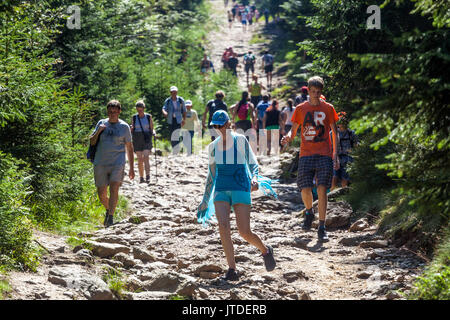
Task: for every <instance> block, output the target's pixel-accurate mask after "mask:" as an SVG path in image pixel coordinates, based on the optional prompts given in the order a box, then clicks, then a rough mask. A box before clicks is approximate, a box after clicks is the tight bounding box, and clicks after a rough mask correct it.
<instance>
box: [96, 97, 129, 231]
mask: <svg viewBox="0 0 450 320" xmlns="http://www.w3.org/2000/svg"><path fill="white" fill-rule="evenodd" d="M106 110H107V112H108V118H107V119H102V120H100V121H99V122H98V123H97V125H96V126H95V130H94V132H93V133H92V135H91V136H90V137H89V140H90V144H91V145H95V144H96V143H97V141H98V145H97V152H96V153H95V159H94V180H95V186H96V187H97V192H98V198H99V199H100V202H101V203H102V205H103V206H104V207H105V209H106V213H105V220H104V221H103V225H104V226H105V227H109V226H112V225H113V224H114V221H113V216H114V213H115V211H116V207H117V200H118V199H119V188H120V185H121V184H122V180H123V178H124V175H125V153H126V154H127V157H128V163H129V165H130V170H129V173H128V176H129V178H130V180H133V179H134V175H135V173H134V154H133V144H132V143H131V131H130V127H129V126H128V124H127V123H126V122H125V121H123V120H120V119H119V115H120V112H121V105H120V102H119V101H117V100H111V101H109V102H108V105H107V106H106ZM108 186H109V197H108Z"/></svg>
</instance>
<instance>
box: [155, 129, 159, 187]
mask: <svg viewBox="0 0 450 320" xmlns="http://www.w3.org/2000/svg"><path fill="white" fill-rule="evenodd" d="M154 138H155V169H156V174H155V178H156V184H157V183H158V160H156V134H155V135H154Z"/></svg>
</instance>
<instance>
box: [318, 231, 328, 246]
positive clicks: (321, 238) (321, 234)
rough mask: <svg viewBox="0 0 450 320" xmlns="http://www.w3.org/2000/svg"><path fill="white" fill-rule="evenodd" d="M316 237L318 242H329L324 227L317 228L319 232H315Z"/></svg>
mask: <svg viewBox="0 0 450 320" xmlns="http://www.w3.org/2000/svg"><path fill="white" fill-rule="evenodd" d="M317 236H318V237H319V241H322V242H327V241H328V240H329V239H328V235H327V232H326V231H325V227H319V230H318V231H317Z"/></svg>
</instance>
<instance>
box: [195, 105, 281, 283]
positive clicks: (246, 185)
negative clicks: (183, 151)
mask: <svg viewBox="0 0 450 320" xmlns="http://www.w3.org/2000/svg"><path fill="white" fill-rule="evenodd" d="M211 125H212V126H213V128H214V129H215V130H216V131H217V132H218V135H219V136H218V138H216V139H215V140H214V141H213V142H211V143H210V144H209V146H208V154H209V166H208V173H209V174H208V177H207V180H206V186H205V193H204V195H203V200H202V202H201V203H200V205H199V207H198V211H197V218H198V222H199V223H202V224H204V225H206V224H208V223H209V222H210V221H211V220H213V221H218V225H219V233H220V239H221V242H222V247H223V249H224V251H225V256H226V258H227V262H228V266H229V269H228V271H227V273H226V275H225V280H230V281H235V280H238V278H239V275H238V273H237V272H236V261H235V258H234V248H233V242H232V240H231V230H230V212H231V208H233V210H234V212H235V214H236V225H237V228H238V230H239V233H240V235H241V236H242V237H243V238H244V239H245V240H246V241H248V242H249V243H250V244H252V245H254V246H255V247H257V248H258V249H259V250H260V251H261V253H262V255H263V258H264V264H265V267H266V270H267V271H272V270H273V269H274V268H275V265H276V262H275V259H274V257H273V249H272V247H270V246H268V245H265V244H264V243H263V242H262V241H261V239H260V238H259V237H258V235H256V234H255V233H253V232H252V231H251V229H250V211H251V195H250V193H251V191H255V190H258V189H261V190H262V191H263V192H264V193H265V194H270V195H272V196H274V197H276V196H277V195H276V193H275V192H274V191H273V189H272V187H271V184H272V181H271V180H270V179H268V178H265V177H262V176H260V175H259V174H258V163H257V161H256V157H255V154H254V153H253V151H252V148H251V147H250V144H249V143H248V141H247V139H246V138H245V136H244V135H241V134H237V133H235V132H233V131H232V130H231V121H230V117H229V116H228V113H227V112H225V111H223V110H218V111H216V112H215V113H214V114H213V117H212V121H211ZM216 217H217V219H216Z"/></svg>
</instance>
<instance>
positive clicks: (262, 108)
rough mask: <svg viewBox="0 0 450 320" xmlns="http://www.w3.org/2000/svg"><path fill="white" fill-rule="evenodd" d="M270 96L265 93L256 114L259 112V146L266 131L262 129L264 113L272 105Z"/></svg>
mask: <svg viewBox="0 0 450 320" xmlns="http://www.w3.org/2000/svg"><path fill="white" fill-rule="evenodd" d="M269 99H270V97H269V95H267V94H266V95H263V98H262V100H261V101H260V102H259V104H258V105H257V106H256V114H257V118H258V129H257V130H258V137H257V138H258V140H257V143H258V146H259V141H260V138H261V137H264V131H262V130H263V129H264V128H263V119H264V115H265V114H266V109H267V108H269V106H270V101H269Z"/></svg>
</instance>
